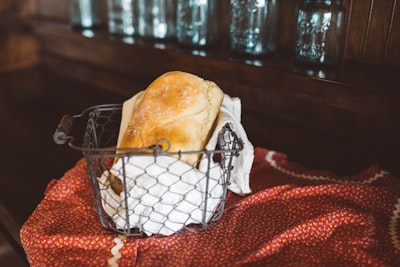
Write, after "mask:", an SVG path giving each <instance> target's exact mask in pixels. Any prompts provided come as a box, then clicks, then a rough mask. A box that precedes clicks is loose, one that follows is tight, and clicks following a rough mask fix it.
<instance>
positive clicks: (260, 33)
mask: <svg viewBox="0 0 400 267" xmlns="http://www.w3.org/2000/svg"><path fill="white" fill-rule="evenodd" d="M230 9H231V10H230V15H231V17H230V49H231V51H233V52H238V53H245V54H251V55H261V54H266V53H273V52H275V51H276V33H277V26H278V25H277V20H278V0H250V1H244V0H231V4H230Z"/></svg>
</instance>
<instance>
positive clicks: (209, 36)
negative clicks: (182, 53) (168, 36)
mask: <svg viewBox="0 0 400 267" xmlns="http://www.w3.org/2000/svg"><path fill="white" fill-rule="evenodd" d="M176 16H177V19H176V37H177V39H178V42H179V43H181V44H183V45H188V46H209V45H213V44H214V43H215V42H216V40H217V32H218V1H217V0H178V7H177V15H176Z"/></svg>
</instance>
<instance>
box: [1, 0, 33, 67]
mask: <svg viewBox="0 0 400 267" xmlns="http://www.w3.org/2000/svg"><path fill="white" fill-rule="evenodd" d="M36 4H37V2H36V0H1V3H0V71H8V70H13V69H17V68H22V67H25V66H30V65H32V64H35V63H36V62H37V60H38V52H37V51H38V47H39V44H38V42H37V40H36V38H35V37H34V36H33V34H32V33H31V21H32V18H33V17H34V16H35V15H36Z"/></svg>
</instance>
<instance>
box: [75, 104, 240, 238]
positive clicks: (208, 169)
mask: <svg viewBox="0 0 400 267" xmlns="http://www.w3.org/2000/svg"><path fill="white" fill-rule="evenodd" d="M77 117H79V118H81V119H83V120H85V121H87V123H86V127H85V130H84V138H83V143H82V145H80V146H77V145H75V144H73V138H72V137H67V138H69V139H70V143H69V144H70V146H71V147H73V148H75V149H79V150H81V151H82V152H83V154H84V156H85V158H86V160H87V166H88V176H89V179H90V181H91V185H92V187H93V195H94V208H95V210H96V212H97V213H98V215H99V218H100V222H101V224H102V225H103V227H105V228H106V229H110V230H113V231H116V232H120V233H123V234H125V235H129V236H131V235H142V234H144V233H145V234H147V235H151V234H161V235H170V234H173V233H176V232H179V231H182V230H193V231H198V230H201V229H204V228H206V227H207V226H208V225H210V224H211V223H213V222H215V221H217V220H218V219H219V218H220V217H221V216H222V214H223V210H224V205H225V199H226V194H227V187H228V185H229V179H230V174H231V169H232V160H233V158H234V157H236V156H237V155H238V153H239V151H240V150H241V149H242V143H241V140H240V139H239V138H238V137H237V136H236V135H235V133H234V132H233V131H232V129H231V128H230V126H229V125H225V126H224V127H223V128H222V130H221V131H220V132H219V134H218V142H217V148H216V149H215V150H212V151H206V150H204V151H178V152H170V151H168V140H160V143H158V144H155V145H154V146H152V147H149V148H130V149H117V148H116V147H115V145H116V143H117V138H118V131H119V124H120V120H121V106H120V105H102V106H95V107H92V108H89V109H87V110H85V111H84V112H83V113H82V114H80V115H77V116H75V118H77ZM161 143H162V145H161ZM165 143H166V144H167V145H165ZM184 154H197V155H198V158H199V160H198V162H196V163H195V164H193V165H188V164H187V163H184V162H183V161H181V160H180V158H181V156H182V155H184ZM112 175H114V176H115V177H118V179H120V180H121V182H122V184H123V190H122V192H121V193H120V194H118V193H116V192H115V191H114V190H113V188H112V187H111V183H110V179H111V176H112Z"/></svg>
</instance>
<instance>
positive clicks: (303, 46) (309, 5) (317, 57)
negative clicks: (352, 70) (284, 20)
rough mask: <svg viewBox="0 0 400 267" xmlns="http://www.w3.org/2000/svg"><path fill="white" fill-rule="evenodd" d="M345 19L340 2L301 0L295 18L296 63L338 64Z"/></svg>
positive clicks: (339, 0) (340, 0)
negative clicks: (301, 2)
mask: <svg viewBox="0 0 400 267" xmlns="http://www.w3.org/2000/svg"><path fill="white" fill-rule="evenodd" d="M344 17H345V14H344V8H343V5H342V0H304V2H303V5H302V6H301V7H300V8H299V10H298V15H297V28H296V29H297V32H296V41H295V55H296V59H297V61H299V62H305V63H312V64H319V65H325V64H335V63H338V62H339V61H340V57H341V47H342V43H343V36H344V30H345V29H344Z"/></svg>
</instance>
